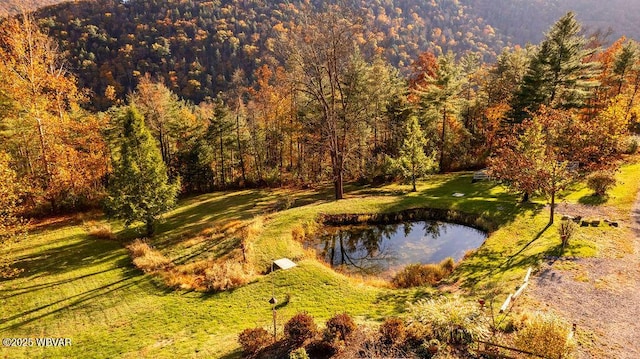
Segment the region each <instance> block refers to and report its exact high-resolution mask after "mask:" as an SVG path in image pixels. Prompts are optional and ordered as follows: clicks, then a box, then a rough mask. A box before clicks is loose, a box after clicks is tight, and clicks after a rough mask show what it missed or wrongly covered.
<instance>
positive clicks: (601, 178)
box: [587, 172, 616, 196]
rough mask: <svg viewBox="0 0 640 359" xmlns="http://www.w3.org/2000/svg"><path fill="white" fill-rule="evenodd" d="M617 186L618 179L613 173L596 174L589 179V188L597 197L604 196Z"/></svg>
mask: <svg viewBox="0 0 640 359" xmlns="http://www.w3.org/2000/svg"><path fill="white" fill-rule="evenodd" d="M615 184H616V178H615V177H614V175H613V173H611V172H595V173H593V174H591V175H590V176H589V177H587V186H588V187H589V188H590V189H592V190H593V192H595V195H596V196H604V195H606V194H607V191H608V190H609V189H611V187H613V186H614V185H615Z"/></svg>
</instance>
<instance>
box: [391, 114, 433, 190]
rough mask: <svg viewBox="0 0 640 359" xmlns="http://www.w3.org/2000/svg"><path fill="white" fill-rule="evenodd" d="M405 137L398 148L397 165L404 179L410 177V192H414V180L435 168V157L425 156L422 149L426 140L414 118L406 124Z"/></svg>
mask: <svg viewBox="0 0 640 359" xmlns="http://www.w3.org/2000/svg"><path fill="white" fill-rule="evenodd" d="M406 131H407V133H406V137H405V139H404V142H403V143H402V147H401V148H400V157H399V158H398V165H399V166H400V168H401V169H402V172H403V173H404V175H405V176H406V177H409V176H411V184H412V186H413V187H412V189H411V191H412V192H415V191H416V178H418V177H421V176H423V175H425V174H427V173H428V172H429V171H431V170H432V169H433V168H434V167H435V159H434V157H435V156H433V155H432V156H427V155H426V154H425V153H424V148H425V146H426V145H427V139H426V138H425V137H424V134H423V132H422V129H421V128H420V123H419V122H418V119H417V118H416V117H415V116H412V117H411V118H410V119H409V122H407V127H406Z"/></svg>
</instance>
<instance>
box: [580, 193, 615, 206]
mask: <svg viewBox="0 0 640 359" xmlns="http://www.w3.org/2000/svg"><path fill="white" fill-rule="evenodd" d="M608 200H609V196H598V195H595V194H592V195H587V196H582V197H580V198H579V199H578V203H580V204H584V205H586V206H599V205H602V204H605V203H607V201H608Z"/></svg>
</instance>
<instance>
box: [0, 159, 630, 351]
mask: <svg viewBox="0 0 640 359" xmlns="http://www.w3.org/2000/svg"><path fill="white" fill-rule="evenodd" d="M638 173H640V164H633V165H627V166H624V167H623V168H622V169H621V171H620V172H619V173H618V174H617V177H618V179H619V181H618V185H617V186H616V187H614V188H613V189H612V190H611V192H610V195H609V197H608V198H607V200H606V202H604V203H603V204H600V206H608V207H612V208H615V209H616V210H617V211H618V212H619V213H621V214H624V216H625V217H623V218H620V220H621V221H622V222H621V227H620V228H613V227H606V226H600V227H580V228H579V229H578V230H577V231H576V234H575V236H574V238H572V240H571V241H570V242H569V246H568V247H567V248H565V249H564V251H562V249H561V242H560V238H559V235H558V228H557V226H558V223H559V222H560V220H559V217H558V218H556V223H555V224H554V225H552V226H550V227H547V224H548V209H547V208H545V207H544V206H545V204H546V200H545V199H544V198H536V199H535V201H534V203H528V204H522V203H519V200H520V196H519V195H517V194H514V193H511V192H509V191H508V190H507V189H506V188H504V187H503V186H501V185H499V184H496V183H494V182H490V181H483V182H477V183H473V184H472V183H471V176H472V174H471V173H462V174H448V175H437V176H431V177H429V178H426V179H425V180H423V181H420V182H419V183H418V191H417V192H413V193H412V192H409V189H410V186H409V185H405V184H392V185H387V186H382V187H355V186H348V187H347V188H348V191H347V193H346V198H345V199H344V200H341V201H333V200H332V192H331V189H330V188H326V189H323V190H320V191H298V190H287V189H279V190H244V191H238V192H223V193H213V194H207V195H201V196H196V197H192V198H188V199H185V200H183V201H181V203H180V205H179V207H178V208H177V209H175V210H174V211H172V212H171V213H169V214H167V215H166V219H165V221H164V222H163V223H161V224H160V225H159V227H158V235H157V237H155V238H154V239H152V240H150V242H149V243H150V244H151V245H152V246H153V247H154V248H155V249H157V250H159V251H160V252H162V253H163V254H164V255H165V256H167V257H169V258H171V259H172V260H173V261H174V262H175V263H176V264H184V263H189V262H190V261H196V260H201V259H203V258H209V257H212V258H217V257H222V256H225V255H227V254H228V253H230V251H233V250H237V248H236V247H237V246H238V243H239V242H238V238H237V234H238V233H239V232H235V231H234V230H230V228H235V227H237V228H241V227H242V226H244V225H247V224H249V223H250V222H251V221H252V220H253V219H255V218H257V217H260V218H262V219H263V220H264V221H263V224H262V228H261V230H260V231H259V233H258V232H256V233H257V234H256V235H255V238H252V243H251V246H250V247H249V251H248V255H249V258H248V259H249V261H250V262H251V263H253V264H254V265H255V266H256V269H257V270H258V271H263V270H265V269H267V268H268V266H269V263H270V262H271V261H272V260H273V259H276V258H280V257H289V258H293V259H295V260H296V261H297V262H298V266H297V267H295V268H293V269H291V270H287V271H276V272H274V273H272V274H268V275H260V276H257V277H256V278H255V279H254V280H253V281H252V282H250V283H249V284H247V285H245V286H243V287H240V288H237V289H234V290H231V291H227V292H223V293H216V294H204V293H198V292H188V291H187V292H185V291H173V290H169V289H167V288H166V287H165V286H164V285H163V283H162V282H161V280H160V279H158V278H155V277H152V276H149V275H144V274H143V273H142V272H141V271H139V270H137V269H135V268H134V267H133V265H132V259H131V257H130V256H129V255H128V253H127V251H126V249H125V248H124V246H123V243H122V242H124V243H127V242H128V241H129V239H132V238H134V237H135V236H136V232H135V228H133V229H127V230H125V229H123V228H122V226H121V225H120V224H118V223H111V225H112V230H113V232H114V233H115V234H116V235H117V236H118V240H104V239H97V238H93V237H91V236H90V235H89V234H88V233H87V231H86V230H85V228H84V227H83V226H82V224H81V223H75V224H69V225H67V226H62V227H59V228H57V229H56V228H53V227H52V228H50V229H47V230H43V231H40V232H35V233H32V234H31V235H30V236H29V238H28V239H27V240H25V241H23V242H21V243H19V244H17V245H16V246H15V248H14V251H13V252H12V256H14V258H16V259H17V260H18V266H19V267H21V268H23V269H24V270H25V271H24V272H23V274H22V275H21V276H20V277H18V278H14V279H11V280H5V281H0V305H1V308H2V311H0V332H1V334H2V336H3V337H25V336H26V337H39V336H47V337H50V336H54V337H69V338H71V339H72V341H73V345H72V347H70V348H58V349H56V348H0V357H5V356H6V357H10V358H14V357H16V358H34V357H54V358H55V357H58V358H63V357H65V358H66V357H96V358H100V357H104V358H113V357H125V358H139V357H148V358H173V357H203V358H208V357H237V356H239V352H238V345H237V344H236V336H237V333H239V332H240V331H241V330H242V329H244V328H248V327H255V326H264V327H266V328H270V326H271V323H272V322H271V321H272V313H271V307H270V305H269V304H268V302H267V301H268V300H269V298H270V297H271V296H272V295H273V296H275V297H276V298H277V299H278V303H279V304H278V323H279V330H280V331H281V330H282V324H283V323H284V321H286V319H288V318H289V317H291V316H292V315H293V314H295V313H297V312H300V311H307V312H309V313H310V314H311V315H313V316H315V317H316V318H317V321H318V322H322V321H323V320H325V319H327V318H329V317H331V316H332V315H334V314H336V313H340V312H348V313H349V314H351V315H352V316H355V317H356V318H357V320H358V321H359V322H370V321H379V320H381V319H383V318H385V317H388V316H393V315H401V314H402V312H403V311H404V310H405V309H406V302H413V301H415V300H417V299H420V298H424V297H429V296H432V295H433V294H434V293H435V292H436V290H435V289H432V288H428V287H422V288H415V289H409V290H393V289H389V288H388V287H385V286H380V285H371V283H372V282H370V281H366V280H360V279H354V278H349V277H346V276H344V275H342V274H339V273H336V272H334V271H333V270H331V269H330V268H328V267H327V266H326V265H324V264H321V263H319V262H317V261H316V260H315V259H313V258H312V257H313V255H310V254H309V252H308V251H306V250H305V249H304V248H303V245H302V244H301V243H299V242H298V241H296V240H294V239H293V238H292V231H293V229H294V228H296V227H299V228H306V230H310V228H313V223H315V221H316V219H317V217H318V215H319V214H340V213H381V212H395V211H400V210H404V209H408V208H417V207H431V208H451V209H455V210H458V211H463V212H468V213H475V214H478V215H482V216H485V217H487V218H490V219H491V220H492V221H493V222H495V223H497V224H498V225H499V229H498V230H496V231H495V232H493V233H492V234H491V236H490V237H489V238H488V239H487V241H486V242H485V244H484V245H483V246H482V247H481V248H480V249H479V250H478V251H477V252H476V253H475V254H474V255H471V256H470V257H469V258H468V259H467V260H465V261H464V262H462V264H461V265H460V266H458V268H457V269H456V271H455V272H454V274H453V276H452V277H451V278H450V279H449V280H448V286H447V288H459V289H457V290H458V291H460V292H461V293H462V294H464V293H467V294H471V295H476V296H484V295H486V293H487V291H488V289H487V288H490V287H493V286H496V285H497V288H498V292H499V296H498V300H502V299H503V297H502V296H505V295H506V293H508V292H511V291H513V288H514V287H515V285H516V284H517V283H519V282H520V281H521V280H522V277H523V276H524V274H525V273H526V270H527V268H528V267H529V266H532V267H536V266H537V265H538V264H539V263H540V262H541V261H542V260H543V259H545V258H549V257H560V256H565V257H566V256H569V257H573V256H576V257H591V256H599V255H602V253H605V252H606V253H614V254H615V253H620V255H622V254H623V253H625V252H626V251H628V250H629V248H628V247H629V243H630V241H629V240H628V239H629V235H630V232H629V229H628V223H625V222H624V221H625V220H628V213H629V211H630V209H631V206H632V204H633V201H634V200H635V194H636V193H637V190H638V188H640V183H639V181H638V179H639V177H640V176H638ZM454 193H463V194H464V196H462V197H454V196H453V194H454ZM563 195H564V196H563V199H562V200H564V201H566V202H567V203H580V199H581V198H583V197H585V196H588V195H590V190H589V189H587V188H586V186H584V185H583V184H577V185H576V186H574V188H572V190H571V191H568V192H566V193H564V194H563ZM283 196H291V197H292V198H294V199H295V201H293V207H292V208H290V209H287V210H283V211H277V212H274V209H275V205H276V203H277V201H278V199H279V198H282V197H283ZM118 231H119V232H118ZM298 231H300V229H298ZM616 251H617V252H616ZM501 298H502V299H501Z"/></svg>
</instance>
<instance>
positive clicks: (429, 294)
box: [374, 287, 441, 313]
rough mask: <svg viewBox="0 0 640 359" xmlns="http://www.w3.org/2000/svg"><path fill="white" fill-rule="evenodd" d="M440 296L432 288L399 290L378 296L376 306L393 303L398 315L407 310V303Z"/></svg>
mask: <svg viewBox="0 0 640 359" xmlns="http://www.w3.org/2000/svg"><path fill="white" fill-rule="evenodd" d="M440 294H441V293H440V292H439V291H438V290H437V289H435V288H431V287H420V288H413V289H397V290H394V291H390V292H384V293H382V294H380V295H378V297H377V298H376V301H375V302H374V304H378V303H380V304H382V303H384V304H389V303H393V306H394V311H395V312H397V313H402V312H404V311H405V310H406V306H407V303H414V302H416V301H418V300H420V299H429V298H433V297H434V296H435V295H440ZM384 304H383V306H384Z"/></svg>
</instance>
